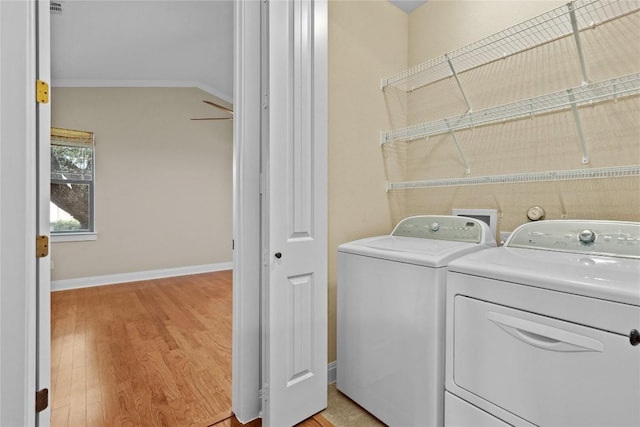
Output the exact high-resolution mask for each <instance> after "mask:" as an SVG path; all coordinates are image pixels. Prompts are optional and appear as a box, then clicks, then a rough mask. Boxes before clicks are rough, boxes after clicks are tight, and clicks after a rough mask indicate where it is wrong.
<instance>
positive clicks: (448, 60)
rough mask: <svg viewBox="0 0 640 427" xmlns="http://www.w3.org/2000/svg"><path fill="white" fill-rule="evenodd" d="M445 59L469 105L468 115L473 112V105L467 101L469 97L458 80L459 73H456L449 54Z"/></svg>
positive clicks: (446, 54) (465, 101)
mask: <svg viewBox="0 0 640 427" xmlns="http://www.w3.org/2000/svg"><path fill="white" fill-rule="evenodd" d="M444 57H445V58H446V59H447V63H448V64H449V68H450V69H451V73H453V78H455V79H456V83H457V84H458V89H460V93H461V94H462V98H464V103H465V104H467V113H470V112H471V104H470V103H469V100H468V99H467V95H466V94H465V93H464V89H463V88H462V84H461V83H460V80H459V79H458V73H456V69H455V68H454V67H453V62H451V59H450V58H449V54H448V53H445V55H444Z"/></svg>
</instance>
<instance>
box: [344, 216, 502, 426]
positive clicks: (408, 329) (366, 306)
mask: <svg viewBox="0 0 640 427" xmlns="http://www.w3.org/2000/svg"><path fill="white" fill-rule="evenodd" d="M490 246H495V239H494V237H493V236H492V235H491V232H490V230H489V227H488V226H487V225H486V224H485V223H483V222H482V221H478V220H475V219H471V218H464V217H456V216H429V215H426V216H416V217H410V218H406V219H404V220H403V221H401V222H400V223H399V224H398V225H397V226H396V228H395V229H394V230H393V232H392V233H391V235H388V236H379V237H371V238H368V239H363V240H358V241H355V242H351V243H345V244H343V245H340V246H339V247H338V295H337V308H338V313H337V322H338V323H337V329H338V343H337V344H338V349H337V350H338V355H337V388H338V390H340V391H341V392H342V393H344V394H346V395H347V396H349V397H350V398H351V399H353V400H354V401H356V402H357V403H358V404H360V405H361V406H362V407H364V408H365V409H367V410H368V411H369V412H371V413H372V414H373V415H375V416H376V417H377V418H379V419H380V420H381V421H383V422H384V423H386V424H388V425H391V426H418V425H420V426H431V425H433V426H436V425H442V419H443V410H444V402H443V392H444V320H445V317H444V301H445V300H444V298H445V278H446V274H445V270H446V266H447V264H448V263H449V261H451V260H452V259H455V258H457V257H459V256H462V255H465V254H468V253H471V252H474V251H479V250H482V249H485V248H488V247H490Z"/></svg>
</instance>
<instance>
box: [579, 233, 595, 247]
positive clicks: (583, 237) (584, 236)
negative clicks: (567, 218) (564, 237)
mask: <svg viewBox="0 0 640 427" xmlns="http://www.w3.org/2000/svg"><path fill="white" fill-rule="evenodd" d="M578 239H579V240H580V241H581V242H582V243H584V244H589V243H593V242H594V241H595V240H596V233H594V232H593V231H591V230H582V231H581V232H580V234H578Z"/></svg>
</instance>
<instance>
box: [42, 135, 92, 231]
mask: <svg viewBox="0 0 640 427" xmlns="http://www.w3.org/2000/svg"><path fill="white" fill-rule="evenodd" d="M93 144H94V134H93V132H85V131H79V130H71V129H61V128H51V216H50V224H51V232H52V233H74V232H75V233H78V232H93V231H94V228H93V225H94V224H93V184H94V150H93V148H94V147H93Z"/></svg>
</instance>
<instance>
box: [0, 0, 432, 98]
mask: <svg viewBox="0 0 640 427" xmlns="http://www.w3.org/2000/svg"><path fill="white" fill-rule="evenodd" d="M0 1H1V0H0ZM390 1H391V3H393V4H395V5H396V6H398V7H399V8H401V9H402V10H404V11H405V12H407V13H409V12H411V11H412V10H413V9H415V8H416V7H418V6H420V5H421V4H423V3H425V1H423V0H390ZM52 6H54V7H55V8H57V6H59V8H60V9H61V11H53V12H52V16H51V72H52V83H53V85H54V86H58V87H95V86H99V87H110V86H117V87H122V86H125V87H126V86H134V87H146V86H149V87H183V86H184V87H199V88H200V89H202V90H204V91H206V92H208V93H209V94H211V95H214V96H216V97H218V98H220V99H222V100H224V101H227V102H232V100H233V1H232V0H195V1H194V0H171V1H164V0H66V1H65V0H63V1H59V0H52Z"/></svg>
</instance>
